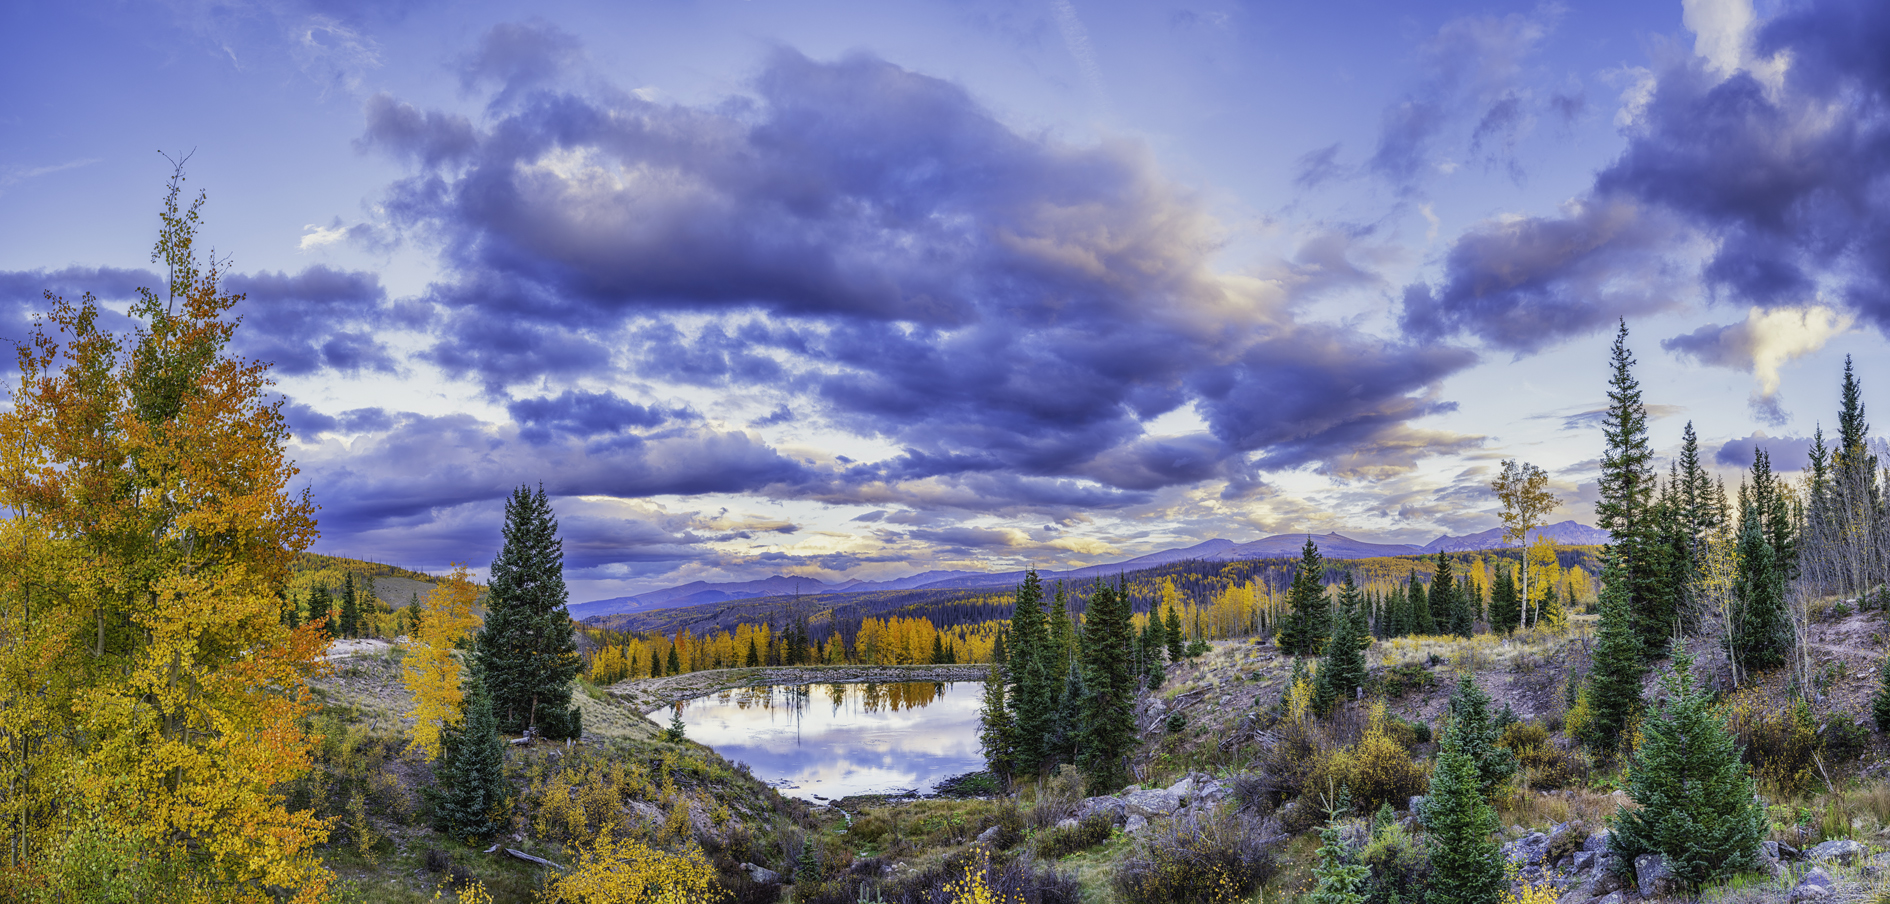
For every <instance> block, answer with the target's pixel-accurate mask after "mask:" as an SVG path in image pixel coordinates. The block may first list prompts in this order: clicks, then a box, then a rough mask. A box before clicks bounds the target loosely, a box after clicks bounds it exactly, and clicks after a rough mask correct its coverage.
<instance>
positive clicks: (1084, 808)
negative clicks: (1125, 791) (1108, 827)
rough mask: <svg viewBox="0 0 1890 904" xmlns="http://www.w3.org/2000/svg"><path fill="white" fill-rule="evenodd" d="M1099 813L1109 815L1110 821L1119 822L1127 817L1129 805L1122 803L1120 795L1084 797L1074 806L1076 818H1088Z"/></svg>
mask: <svg viewBox="0 0 1890 904" xmlns="http://www.w3.org/2000/svg"><path fill="white" fill-rule="evenodd" d="M1099 813H1100V814H1102V815H1105V816H1107V817H1109V821H1110V822H1113V823H1118V824H1119V823H1121V822H1122V820H1123V819H1125V818H1127V817H1128V815H1129V805H1128V804H1125V803H1123V802H1122V798H1120V797H1091V798H1086V799H1085V800H1084V801H1083V802H1082V803H1081V804H1078V805H1077V807H1076V818H1077V819H1078V820H1083V819H1088V818H1090V817H1091V816H1095V815H1096V814H1099Z"/></svg>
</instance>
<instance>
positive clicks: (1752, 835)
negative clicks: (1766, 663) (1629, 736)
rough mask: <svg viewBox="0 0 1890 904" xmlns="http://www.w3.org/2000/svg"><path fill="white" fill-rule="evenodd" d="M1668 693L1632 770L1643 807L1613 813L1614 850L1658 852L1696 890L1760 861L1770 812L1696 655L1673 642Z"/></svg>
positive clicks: (1631, 854) (1631, 782) (1645, 725)
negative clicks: (1698, 680)
mask: <svg viewBox="0 0 1890 904" xmlns="http://www.w3.org/2000/svg"><path fill="white" fill-rule="evenodd" d="M1669 655H1670V656H1671V657H1672V659H1673V667H1672V669H1671V670H1670V671H1669V672H1668V673H1667V674H1666V675H1664V676H1662V678H1661V691H1662V699H1661V701H1660V703H1659V704H1658V705H1657V706H1656V708H1655V710H1654V712H1653V713H1652V714H1650V715H1649V717H1648V718H1647V719H1646V720H1644V721H1643V722H1642V723H1641V743H1640V746H1639V748H1637V749H1636V750H1635V752H1634V756H1633V760H1632V762H1631V763H1630V766H1629V769H1628V783H1627V792H1628V796H1629V797H1630V798H1632V799H1633V800H1634V802H1635V803H1637V804H1639V805H1640V806H1639V807H1638V808H1622V809H1620V810H1617V811H1616V812H1615V816H1614V820H1613V822H1614V826H1613V827H1614V838H1613V840H1612V841H1610V842H1609V850H1610V851H1611V852H1615V853H1618V855H1619V856H1620V857H1621V858H1622V860H1623V861H1624V862H1627V863H1632V862H1634V858H1636V857H1639V856H1641V855H1643V854H1660V855H1662V856H1664V857H1665V858H1666V861H1667V868H1668V869H1669V870H1671V871H1672V872H1673V875H1674V877H1675V878H1677V879H1679V880H1680V881H1681V882H1684V883H1686V884H1687V885H1688V886H1691V887H1693V888H1698V887H1700V886H1701V885H1703V884H1705V883H1707V882H1709V881H1711V880H1713V879H1715V878H1717V877H1719V876H1722V875H1728V874H1731V873H1733V872H1737V871H1740V870H1746V869H1752V868H1754V867H1756V866H1757V865H1758V861H1757V854H1758V850H1759V842H1760V840H1761V839H1763V838H1764V836H1765V827H1766V820H1765V810H1764V808H1763V807H1762V806H1761V805H1760V804H1759V801H1758V799H1757V797H1756V796H1755V795H1754V793H1753V783H1752V774H1751V772H1750V770H1749V769H1748V768H1747V767H1746V765H1745V764H1744V763H1742V762H1740V759H1739V748H1738V745H1737V742H1736V741H1735V739H1734V737H1733V734H1732V732H1731V731H1730V730H1729V729H1728V728H1727V726H1726V723H1725V720H1724V718H1722V717H1721V715H1720V714H1719V712H1718V710H1717V709H1716V708H1715V707H1714V705H1713V702H1712V698H1711V695H1710V694H1708V693H1707V692H1706V691H1705V690H1704V689H1703V688H1699V687H1697V686H1696V685H1695V684H1694V681H1693V673H1692V666H1693V658H1692V657H1691V656H1689V655H1687V652H1686V649H1685V647H1683V646H1682V645H1681V644H1680V642H1679V640H1677V639H1676V640H1675V641H1674V643H1673V646H1672V648H1671V651H1670V653H1669Z"/></svg>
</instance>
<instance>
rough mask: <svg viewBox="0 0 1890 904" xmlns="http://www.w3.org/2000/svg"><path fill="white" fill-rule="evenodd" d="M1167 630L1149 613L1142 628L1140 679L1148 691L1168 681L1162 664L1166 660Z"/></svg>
mask: <svg viewBox="0 0 1890 904" xmlns="http://www.w3.org/2000/svg"><path fill="white" fill-rule="evenodd" d="M1167 642H1168V629H1167V628H1165V627H1163V626H1162V623H1161V620H1160V619H1158V618H1156V617H1155V616H1154V614H1153V613H1150V615H1149V619H1148V624H1147V625H1144V626H1143V628H1142V642H1141V646H1142V650H1143V653H1142V659H1143V662H1142V678H1143V683H1144V684H1145V685H1146V686H1147V687H1148V689H1149V690H1154V689H1156V688H1158V687H1161V686H1162V685H1163V684H1164V683H1166V682H1167V681H1168V670H1167V669H1166V668H1164V667H1163V666H1164V664H1165V663H1166V661H1167V659H1168V650H1167Z"/></svg>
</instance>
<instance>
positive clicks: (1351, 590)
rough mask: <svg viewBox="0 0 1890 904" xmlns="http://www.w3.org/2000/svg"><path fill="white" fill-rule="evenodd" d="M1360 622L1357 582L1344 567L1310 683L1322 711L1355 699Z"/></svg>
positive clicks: (1361, 648)
mask: <svg viewBox="0 0 1890 904" xmlns="http://www.w3.org/2000/svg"><path fill="white" fill-rule="evenodd" d="M1362 625H1363V618H1362V616H1361V614H1360V612H1359V592H1358V585H1357V584H1355V583H1353V581H1352V573H1351V572H1349V571H1348V572H1346V574H1345V583H1344V584H1342V585H1341V586H1340V590H1339V611H1338V612H1337V613H1335V614H1334V616H1333V619H1332V639H1331V640H1329V641H1327V642H1326V658H1325V661H1324V662H1323V663H1321V664H1320V666H1319V676H1318V678H1317V679H1316V681H1315V684H1314V687H1315V688H1316V689H1317V690H1316V693H1315V695H1314V697H1313V706H1314V708H1316V709H1318V710H1319V712H1320V713H1321V714H1322V715H1323V714H1326V713H1330V712H1332V711H1333V710H1335V709H1337V708H1338V707H1339V704H1341V703H1343V702H1345V701H1347V700H1352V699H1355V698H1356V697H1357V696H1358V689H1359V688H1360V687H1363V686H1364V684H1365V643H1366V640H1365V636H1364V631H1363V630H1362Z"/></svg>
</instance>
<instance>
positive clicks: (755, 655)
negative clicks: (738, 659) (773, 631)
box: [742, 637, 761, 669]
mask: <svg viewBox="0 0 1890 904" xmlns="http://www.w3.org/2000/svg"><path fill="white" fill-rule="evenodd" d="M742 664H743V665H745V666H747V667H749V668H751V669H758V668H760V667H761V651H760V650H758V649H756V648H755V639H754V638H753V637H750V638H748V658H747V659H744V660H742Z"/></svg>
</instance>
